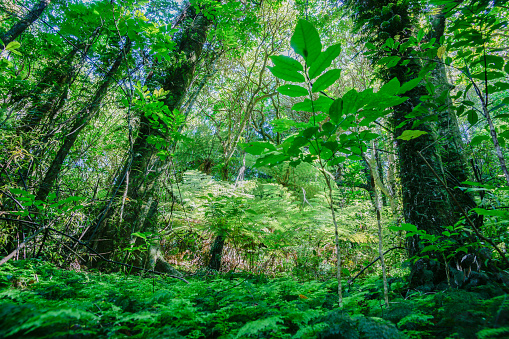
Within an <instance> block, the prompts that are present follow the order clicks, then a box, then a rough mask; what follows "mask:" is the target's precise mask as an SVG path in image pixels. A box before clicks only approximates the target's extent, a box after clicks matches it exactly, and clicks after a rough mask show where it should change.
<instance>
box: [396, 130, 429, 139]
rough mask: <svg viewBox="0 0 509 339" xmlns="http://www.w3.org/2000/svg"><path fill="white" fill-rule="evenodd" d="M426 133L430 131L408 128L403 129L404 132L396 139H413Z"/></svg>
mask: <svg viewBox="0 0 509 339" xmlns="http://www.w3.org/2000/svg"><path fill="white" fill-rule="evenodd" d="M424 134H428V132H425V131H420V130H406V131H403V133H402V134H401V135H400V136H399V137H397V138H396V139H401V140H412V139H415V138H418V137H420V136H421V135H424Z"/></svg>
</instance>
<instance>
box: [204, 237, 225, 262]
mask: <svg viewBox="0 0 509 339" xmlns="http://www.w3.org/2000/svg"><path fill="white" fill-rule="evenodd" d="M225 241H226V237H225V236H224V234H223V233H221V232H220V233H219V234H217V235H216V239H214V243H213V244H212V246H211V247H210V254H209V258H210V259H209V264H208V266H207V268H208V269H210V270H215V271H220V270H221V260H222V258H223V248H224V244H225Z"/></svg>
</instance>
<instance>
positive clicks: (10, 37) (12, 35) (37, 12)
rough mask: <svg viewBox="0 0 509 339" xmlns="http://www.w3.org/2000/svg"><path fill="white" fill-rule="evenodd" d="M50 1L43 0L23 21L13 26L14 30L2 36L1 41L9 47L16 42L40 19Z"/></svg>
mask: <svg viewBox="0 0 509 339" xmlns="http://www.w3.org/2000/svg"><path fill="white" fill-rule="evenodd" d="M49 3H50V0H41V1H40V2H39V3H38V4H37V5H35V6H34V8H32V10H31V11H30V12H28V13H27V15H25V17H23V18H22V19H20V20H19V22H18V23H17V24H15V25H14V26H12V28H11V29H10V30H9V31H8V32H6V33H5V34H3V35H2V36H0V40H2V42H3V43H4V45H8V44H9V43H10V42H12V41H14V40H15V39H16V38H17V37H18V36H20V35H21V33H23V32H24V31H25V30H26V29H27V28H28V27H29V26H30V25H31V24H32V23H33V22H34V21H35V20H37V19H39V17H40V16H41V14H42V12H43V11H44V9H45V8H46V7H47V6H48V5H49Z"/></svg>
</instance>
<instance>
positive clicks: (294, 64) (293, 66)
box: [270, 55, 304, 72]
mask: <svg viewBox="0 0 509 339" xmlns="http://www.w3.org/2000/svg"><path fill="white" fill-rule="evenodd" d="M270 60H272V62H273V63H274V65H275V66H278V67H283V68H287V69H289V70H291V71H297V72H302V71H303V70H304V67H302V65H301V64H300V62H298V61H297V60H295V59H293V58H290V57H289V56H286V55H276V56H271V57H270Z"/></svg>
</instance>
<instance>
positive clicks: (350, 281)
mask: <svg viewBox="0 0 509 339" xmlns="http://www.w3.org/2000/svg"><path fill="white" fill-rule="evenodd" d="M398 248H399V249H401V250H404V249H405V248H404V247H401V246H396V247H393V248H389V249H388V250H387V251H385V252H384V254H383V255H386V254H387V253H389V252H390V251H392V250H395V249H398ZM378 260H380V256H378V257H377V258H376V259H375V260H373V261H372V262H370V263H369V264H368V265H367V266H366V267H364V268H363V269H362V270H361V271H360V272H359V273H357V274H356V275H355V277H353V278H352V279H349V280H348V284H349V285H351V284H352V283H353V282H354V280H355V279H357V278H358V277H359V275H361V274H362V272H364V271H365V270H367V269H368V268H369V267H370V266H371V265H373V264H374V263H376V262H377V261H378Z"/></svg>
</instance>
